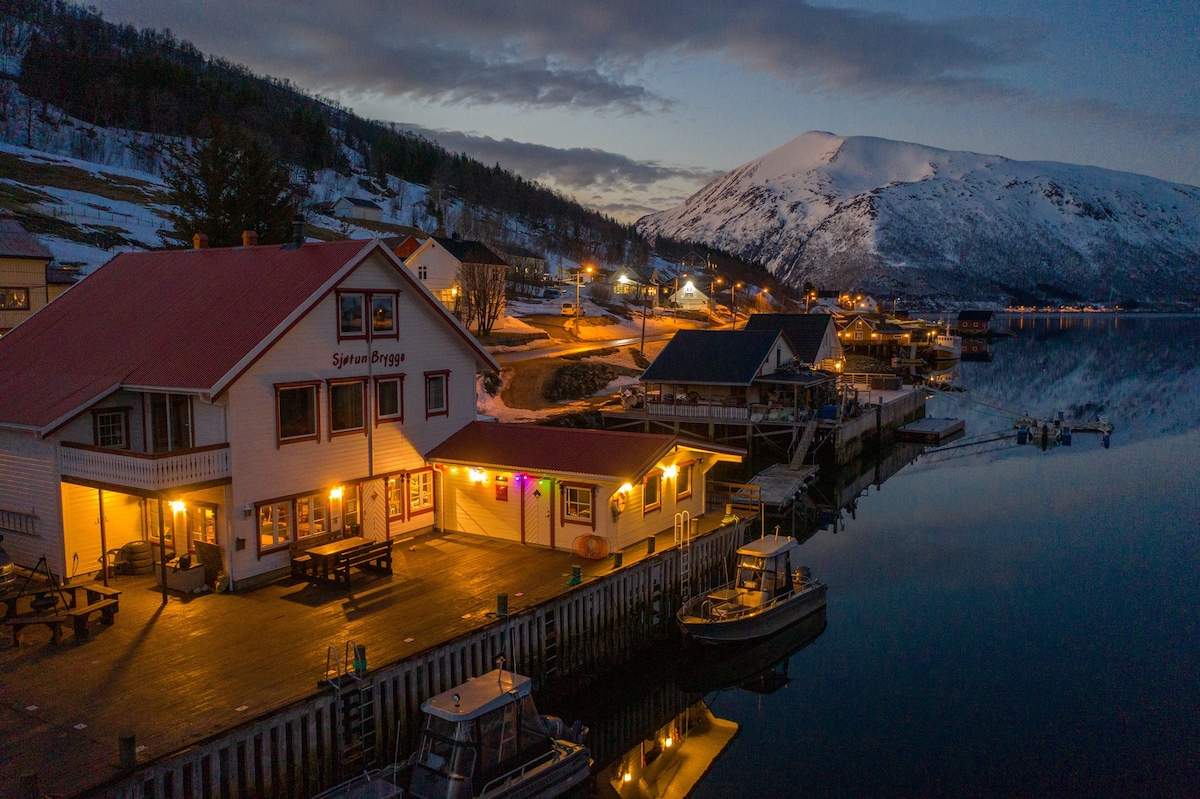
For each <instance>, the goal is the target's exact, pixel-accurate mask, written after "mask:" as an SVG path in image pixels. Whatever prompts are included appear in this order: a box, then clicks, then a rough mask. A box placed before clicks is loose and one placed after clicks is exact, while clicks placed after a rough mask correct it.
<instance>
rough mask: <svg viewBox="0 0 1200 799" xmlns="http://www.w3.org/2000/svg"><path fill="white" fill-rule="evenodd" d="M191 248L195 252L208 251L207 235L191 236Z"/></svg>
mask: <svg viewBox="0 0 1200 799" xmlns="http://www.w3.org/2000/svg"><path fill="white" fill-rule="evenodd" d="M192 247H193V248H194V249H197V250H207V249H208V235H207V234H205V233H197V234H196V235H195V236H192Z"/></svg>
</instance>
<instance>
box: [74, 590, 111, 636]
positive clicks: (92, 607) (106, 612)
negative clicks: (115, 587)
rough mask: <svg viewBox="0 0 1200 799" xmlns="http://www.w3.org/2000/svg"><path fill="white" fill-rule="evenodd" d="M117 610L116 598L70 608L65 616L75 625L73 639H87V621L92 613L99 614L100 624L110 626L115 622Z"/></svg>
mask: <svg viewBox="0 0 1200 799" xmlns="http://www.w3.org/2000/svg"><path fill="white" fill-rule="evenodd" d="M118 593H120V592H118ZM119 609H120V608H119V606H118V604H117V598H116V597H112V598H110V599H101V600H99V601H97V602H89V603H88V604H86V605H81V606H79V607H76V608H71V609H70V610H68V611H67V616H69V617H70V619H71V622H72V623H73V624H74V625H75V637H76V638H87V637H88V619H90V618H91V616H92V614H93V613H96V612H99V613H100V623H101V624H107V625H111V624H113V623H114V622H115V621H116V620H117V619H116V616H117V611H118V610H119Z"/></svg>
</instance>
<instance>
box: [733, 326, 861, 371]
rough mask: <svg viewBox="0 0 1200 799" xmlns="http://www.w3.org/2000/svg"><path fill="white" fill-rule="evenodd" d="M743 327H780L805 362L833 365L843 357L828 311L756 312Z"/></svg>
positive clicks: (769, 328)
mask: <svg viewBox="0 0 1200 799" xmlns="http://www.w3.org/2000/svg"><path fill="white" fill-rule="evenodd" d="M745 329H746V330H781V331H783V333H784V335H786V336H787V338H788V342H789V343H790V344H791V345H792V347H793V348H794V350H795V353H796V360H797V361H799V362H800V363H801V364H803V365H805V366H812V367H825V368H830V369H833V368H836V367H835V364H836V363H837V362H839V361H842V360H843V359H844V355H843V354H842V343H841V342H840V341H838V334H837V324H836V323H835V322H834V319H833V316H832V315H831V314H824V313H810V314H795V313H756V314H751V315H750V318H749V319H747V320H746V328H745Z"/></svg>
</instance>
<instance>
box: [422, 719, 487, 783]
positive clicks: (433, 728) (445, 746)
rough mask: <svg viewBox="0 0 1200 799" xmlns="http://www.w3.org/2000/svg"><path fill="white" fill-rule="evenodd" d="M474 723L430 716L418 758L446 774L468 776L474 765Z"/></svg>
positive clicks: (463, 777)
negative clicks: (457, 722)
mask: <svg viewBox="0 0 1200 799" xmlns="http://www.w3.org/2000/svg"><path fill="white" fill-rule="evenodd" d="M474 726H475V725H474V723H473V722H463V723H459V724H456V723H454V722H453V721H448V720H446V719H443V718H439V717H438V716H429V722H428V724H427V725H426V727H425V734H424V735H423V736H421V750H420V753H419V755H418V758H417V762H418V763H420V764H421V765H422V766H425V767H426V768H428V769H430V770H431V771H436V772H437V773H439V774H443V775H445V776H447V777H451V778H455V779H470V778H471V773H472V772H473V771H474V768H475V740H474V739H475V735H474Z"/></svg>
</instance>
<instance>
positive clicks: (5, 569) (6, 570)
mask: <svg viewBox="0 0 1200 799" xmlns="http://www.w3.org/2000/svg"><path fill="white" fill-rule="evenodd" d="M2 541H4V536H2V535H0V542H2ZM16 587H17V567H16V564H14V563H13V562H12V558H10V557H9V556H8V553H7V552H5V551H4V547H2V546H0V594H7V593H8V592H9V591H11V590H13V589H15V588H16Z"/></svg>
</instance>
